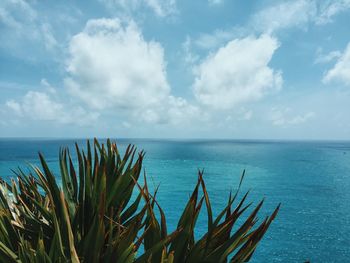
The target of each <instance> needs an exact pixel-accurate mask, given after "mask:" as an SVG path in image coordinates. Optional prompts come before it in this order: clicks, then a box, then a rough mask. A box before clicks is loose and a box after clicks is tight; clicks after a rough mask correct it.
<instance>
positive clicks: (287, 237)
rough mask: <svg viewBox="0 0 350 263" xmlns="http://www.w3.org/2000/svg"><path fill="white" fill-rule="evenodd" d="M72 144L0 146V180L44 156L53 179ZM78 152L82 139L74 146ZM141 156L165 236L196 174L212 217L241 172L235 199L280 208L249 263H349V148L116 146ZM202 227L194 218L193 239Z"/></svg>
mask: <svg viewBox="0 0 350 263" xmlns="http://www.w3.org/2000/svg"><path fill="white" fill-rule="evenodd" d="M75 141H76V140H61V139H60V140H50V139H45V140H41V139H0V176H1V177H2V178H5V179H9V178H10V177H13V173H12V172H11V169H15V168H16V167H18V166H21V167H26V165H27V163H28V162H29V163H34V164H38V157H37V152H38V151H40V152H43V153H44V155H45V157H46V159H47V161H48V162H49V165H50V167H51V169H52V170H53V171H54V172H55V173H56V174H57V175H58V171H59V168H58V163H57V161H58V159H57V158H58V150H59V147H61V146H69V147H71V148H72V149H73V145H74V142H75ZM78 143H79V144H80V145H85V140H78ZM117 143H118V146H121V148H125V147H126V146H127V144H128V143H133V144H135V145H136V146H137V147H138V149H144V150H145V151H146V157H145V161H144V168H145V170H146V173H147V175H148V180H149V184H150V185H151V186H153V187H154V186H155V185H158V184H160V188H159V193H158V200H159V203H160V204H161V206H162V207H163V209H164V210H165V212H166V215H167V219H168V228H169V231H171V230H173V229H174V228H175V227H176V223H177V219H178V218H179V216H180V214H181V212H182V208H183V207H184V204H185V203H186V201H187V199H188V197H189V195H190V193H191V191H192V190H193V187H194V185H195V182H196V180H197V171H198V169H201V168H204V171H205V172H204V179H205V181H206V185H207V188H208V191H209V195H210V198H211V200H212V206H213V208H214V210H215V211H216V212H218V210H220V209H222V208H223V207H224V206H225V205H226V201H227V198H228V194H229V191H230V190H235V189H236V187H237V186H238V183H239V180H240V176H241V172H242V171H243V169H246V176H245V179H244V183H243V188H242V191H241V192H242V194H243V193H244V192H245V191H246V190H248V189H251V194H250V198H249V200H250V201H254V203H255V204H257V203H258V201H259V200H260V199H261V198H263V197H265V203H264V207H263V209H262V211H261V213H260V215H259V218H260V219H263V218H264V217H265V216H266V215H268V214H269V213H271V212H272V211H273V209H274V208H275V207H276V206H277V205H278V203H280V202H281V203H282V207H281V210H280V213H279V215H278V217H277V219H276V220H275V221H274V222H273V223H272V225H271V227H270V229H269V230H268V232H267V234H266V236H265V237H264V239H263V240H262V242H261V243H260V245H259V246H258V248H257V251H256V253H255V255H254V257H253V258H252V260H251V262H304V261H306V260H311V262H350V142H277V141H229V140H217V141H215V140H184V141H181V140H141V139H130V140H128V139H123V140H117ZM205 228H206V218H205V217H204V216H201V217H200V218H199V222H198V229H197V234H198V235H200V233H202V232H203V231H204V229H205Z"/></svg>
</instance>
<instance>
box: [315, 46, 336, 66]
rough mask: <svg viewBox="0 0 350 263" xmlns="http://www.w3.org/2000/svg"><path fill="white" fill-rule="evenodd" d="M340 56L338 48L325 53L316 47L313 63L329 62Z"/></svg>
mask: <svg viewBox="0 0 350 263" xmlns="http://www.w3.org/2000/svg"><path fill="white" fill-rule="evenodd" d="M340 56H341V52H340V51H338V50H335V51H331V52H329V53H327V54H324V53H322V49H318V50H317V52H316V59H315V64H323V63H329V62H331V61H333V60H335V59H337V58H339V57H340Z"/></svg>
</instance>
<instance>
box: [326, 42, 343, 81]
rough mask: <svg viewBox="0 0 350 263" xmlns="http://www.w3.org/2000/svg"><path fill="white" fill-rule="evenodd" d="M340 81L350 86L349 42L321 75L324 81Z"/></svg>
mask: <svg viewBox="0 0 350 263" xmlns="http://www.w3.org/2000/svg"><path fill="white" fill-rule="evenodd" d="M333 81H334V82H340V83H344V84H345V85H347V86H350V43H349V44H348V45H347V47H346V48H345V50H344V52H343V53H342V54H341V55H340V56H339V58H338V60H337V62H336V63H335V65H334V66H333V68H331V69H330V70H328V71H327V72H326V74H325V75H324V77H323V82H324V83H330V82H333Z"/></svg>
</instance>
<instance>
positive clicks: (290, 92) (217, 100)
mask: <svg viewBox="0 0 350 263" xmlns="http://www.w3.org/2000/svg"><path fill="white" fill-rule="evenodd" d="M349 29H350V0H333V1H327V0H322V1H321V0H319V1H318V0H293V1H272V0H262V1H233V0H208V1H205V0H202V1H199V0H193V1H186V0H130V1H127V0H97V1H87V2H86V1H25V0H3V1H1V3H0V36H1V41H0V95H1V96H0V137H92V136H98V137H108V136H111V137H142V138H233V139H234V138H246V139H253V138H254V139H350V31H349Z"/></svg>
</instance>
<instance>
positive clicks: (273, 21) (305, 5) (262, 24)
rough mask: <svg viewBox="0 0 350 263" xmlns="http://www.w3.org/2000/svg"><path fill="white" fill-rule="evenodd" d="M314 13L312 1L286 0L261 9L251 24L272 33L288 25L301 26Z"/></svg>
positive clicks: (314, 6) (288, 26)
mask: <svg viewBox="0 0 350 263" xmlns="http://www.w3.org/2000/svg"><path fill="white" fill-rule="evenodd" d="M315 15H316V3H315V2H314V1H308V0H296V1H287V2H282V3H279V4H276V5H273V6H270V7H267V8H265V9H263V10H261V11H260V12H258V13H257V14H255V15H254V16H253V18H252V24H253V26H254V27H255V28H257V29H258V30H261V31H263V32H267V33H272V32H275V31H277V30H280V29H286V28H290V27H303V26H304V25H305V24H307V23H308V22H309V21H310V20H311V19H312V18H313V17H314V16H315Z"/></svg>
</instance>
